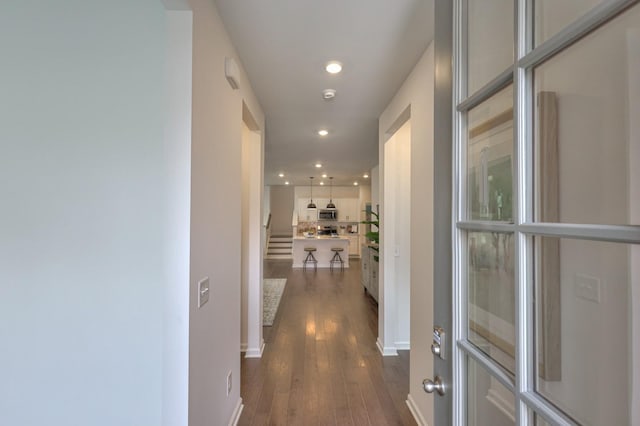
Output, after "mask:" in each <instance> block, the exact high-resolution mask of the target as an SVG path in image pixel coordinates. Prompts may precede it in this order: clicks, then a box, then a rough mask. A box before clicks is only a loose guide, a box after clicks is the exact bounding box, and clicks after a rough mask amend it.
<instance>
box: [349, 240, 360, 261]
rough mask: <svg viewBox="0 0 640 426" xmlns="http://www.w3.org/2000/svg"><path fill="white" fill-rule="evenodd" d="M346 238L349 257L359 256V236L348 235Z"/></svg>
mask: <svg viewBox="0 0 640 426" xmlns="http://www.w3.org/2000/svg"><path fill="white" fill-rule="evenodd" d="M347 238H349V256H359V255H360V236H359V235H348V236H347Z"/></svg>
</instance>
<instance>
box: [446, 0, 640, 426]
mask: <svg viewBox="0 0 640 426" xmlns="http://www.w3.org/2000/svg"><path fill="white" fill-rule="evenodd" d="M437 7H438V6H436V8H437ZM452 13H453V43H452V55H453V84H452V86H453V87H452V91H453V105H452V107H453V110H454V111H453V116H452V121H453V126H452V128H453V130H452V133H453V134H452V143H453V152H454V154H453V156H454V159H453V168H454V171H453V183H452V189H453V191H452V194H453V198H454V199H453V210H454V213H453V217H454V221H453V223H452V228H453V231H452V235H453V238H452V240H453V242H452V245H453V259H452V275H453V277H452V278H453V279H452V281H453V286H452V288H451V299H452V300H451V304H450V306H441V307H439V306H438V305H436V306H435V309H436V311H438V310H440V311H441V312H440V313H442V312H447V311H450V310H452V311H453V312H452V313H451V317H452V319H453V323H452V324H451V330H450V332H449V330H446V331H447V332H448V333H450V334H449V335H450V336H451V337H452V346H451V354H450V355H451V356H450V357H449V358H448V360H447V362H450V363H451V365H450V368H451V375H452V377H451V378H447V377H444V382H445V383H446V386H445V388H446V390H447V392H448V394H447V395H446V396H445V397H444V398H439V397H436V398H435V401H436V419H435V423H436V425H441V424H448V423H451V424H454V425H478V426H482V425H492V426H501V425H514V424H517V425H547V424H553V425H573V424H581V425H638V424H640V397H639V396H638V393H639V392H640V372H639V370H640V318H639V317H640V4H638V2H637V1H623V0H619V1H616V0H610V1H598V0H582V1H569V0H519V1H508V0H455V1H454V7H453V12H452ZM438 37H439V36H438V34H436V46H437V45H438V42H439V40H438ZM436 108H438V106H437V105H436ZM436 137H437V135H436ZM447 285H448V283H446V282H436V286H437V287H438V288H441V289H443V288H445V286H447ZM436 292H437V290H436ZM435 316H436V324H437V323H438V319H437V318H438V312H436V314H435ZM439 362H440V361H439ZM436 368H437V369H438V368H439V369H440V370H439V371H440V373H439V371H436V373H437V374H438V373H439V374H440V375H442V371H447V370H446V368H444V367H443V366H442V365H440V366H438V364H436ZM449 396H450V397H451V399H448V397H449ZM443 404H444V405H446V410H447V411H448V415H447V416H442V415H441V414H438V413H441V410H439V407H440V408H442V405H443Z"/></svg>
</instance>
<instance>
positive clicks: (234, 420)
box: [229, 398, 244, 426]
mask: <svg viewBox="0 0 640 426" xmlns="http://www.w3.org/2000/svg"><path fill="white" fill-rule="evenodd" d="M243 408H244V405H243V404H242V398H238V403H237V404H236V408H235V409H234V410H233V414H231V419H230V420H229V426H237V424H238V422H239V421H240V416H241V415H242V409H243Z"/></svg>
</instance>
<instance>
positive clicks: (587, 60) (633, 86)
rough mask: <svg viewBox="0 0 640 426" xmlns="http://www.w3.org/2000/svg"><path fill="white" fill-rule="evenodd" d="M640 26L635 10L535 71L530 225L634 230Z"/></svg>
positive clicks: (639, 9)
mask: <svg viewBox="0 0 640 426" xmlns="http://www.w3.org/2000/svg"><path fill="white" fill-rule="evenodd" d="M561 3H563V4H564V3H566V2H561ZM639 22H640V6H635V7H634V8H632V9H631V10H629V11H628V12H627V13H626V14H624V15H622V16H621V17H619V18H617V19H615V20H613V21H611V22H609V23H608V24H607V25H606V26H604V27H603V28H601V29H599V30H597V31H595V32H593V33H592V34H590V35H589V36H587V37H586V38H585V39H583V40H581V41H580V42H578V43H576V44H575V45H573V46H571V47H570V48H569V49H567V50H565V51H563V52H562V53H560V54H558V55H556V56H554V57H553V58H551V59H550V60H548V61H547V62H545V63H543V64H542V65H540V66H538V67H537V68H535V69H534V102H535V124H534V133H535V170H536V184H537V186H538V190H537V191H536V193H537V194H538V195H537V198H536V200H535V201H536V206H537V208H536V220H537V221H540V222H563V223H591V224H633V225H638V224H640V168H639V167H638V160H639V159H640V119H639V118H640V78H639V76H640V25H639V24H638V23H639Z"/></svg>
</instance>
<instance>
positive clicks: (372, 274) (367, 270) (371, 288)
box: [360, 245, 379, 302]
mask: <svg viewBox="0 0 640 426" xmlns="http://www.w3.org/2000/svg"><path fill="white" fill-rule="evenodd" d="M361 249H362V255H361V257H360V258H361V260H360V264H361V268H362V269H361V272H362V274H361V276H360V282H361V283H362V286H363V287H364V289H365V290H366V291H367V293H369V294H370V295H371V297H373V299H374V300H375V301H376V302H377V301H378V267H379V265H378V262H376V261H375V260H374V259H373V257H374V256H377V255H378V252H377V251H375V250H372V249H371V247H369V246H366V245H363V246H362V247H361Z"/></svg>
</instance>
